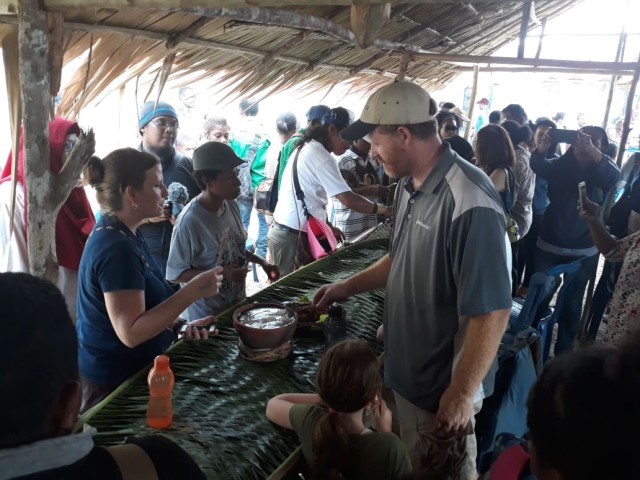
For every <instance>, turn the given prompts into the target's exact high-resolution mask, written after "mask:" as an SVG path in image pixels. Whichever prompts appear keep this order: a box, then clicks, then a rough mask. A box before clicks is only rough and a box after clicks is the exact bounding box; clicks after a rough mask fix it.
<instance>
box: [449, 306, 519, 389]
mask: <svg viewBox="0 0 640 480" xmlns="http://www.w3.org/2000/svg"><path fill="white" fill-rule="evenodd" d="M510 313H511V309H510V308H507V309H504V310H496V311H493V312H489V313H486V314H484V315H478V316H473V317H469V323H468V326H467V333H466V335H465V338H464V347H463V350H462V356H461V358H460V361H459V362H458V364H457V365H456V368H455V370H454V371H453V378H452V379H451V386H450V387H449V388H452V389H453V390H455V391H457V392H459V393H460V394H461V395H463V396H466V397H473V395H474V394H475V392H476V391H477V390H478V387H479V385H480V383H481V382H482V380H483V379H484V377H485V376H486V375H487V372H488V371H489V368H490V367H491V363H492V362H493V359H494V358H495V356H496V353H497V351H498V346H499V345H500V340H501V339H502V336H503V334H504V332H505V329H506V327H507V323H508V321H509V314H510Z"/></svg>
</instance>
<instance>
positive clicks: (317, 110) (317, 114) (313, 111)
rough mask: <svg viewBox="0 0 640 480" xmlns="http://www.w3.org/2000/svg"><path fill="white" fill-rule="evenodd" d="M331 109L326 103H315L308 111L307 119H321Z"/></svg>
mask: <svg viewBox="0 0 640 480" xmlns="http://www.w3.org/2000/svg"><path fill="white" fill-rule="evenodd" d="M329 110H331V109H330V108H329V107H327V106H326V105H314V106H313V107H311V108H310V109H309V111H308V112H307V121H308V122H310V121H311V120H320V119H322V117H324V116H325V115H326V114H327V112H329Z"/></svg>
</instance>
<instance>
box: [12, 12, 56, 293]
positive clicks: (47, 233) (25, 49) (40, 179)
mask: <svg viewBox="0 0 640 480" xmlns="http://www.w3.org/2000/svg"><path fill="white" fill-rule="evenodd" d="M18 37H19V52H20V86H21V91H22V92H21V96H22V118H23V125H24V147H23V148H24V162H25V176H26V183H27V192H26V195H27V205H28V208H27V224H28V227H27V238H28V242H27V243H28V245H27V247H28V255H29V269H30V270H31V273H32V274H33V275H37V276H39V277H43V278H46V279H47V280H50V281H52V282H54V283H56V282H57V280H58V263H57V261H56V255H55V219H56V217H55V216H53V215H51V210H50V208H49V206H50V205H51V203H52V202H51V197H50V193H51V177H52V173H51V170H50V168H49V123H48V121H49V101H50V100H49V99H50V92H51V90H50V81H49V26H48V24H47V14H46V13H45V12H43V11H42V10H41V9H40V7H39V5H38V1H37V0H19V1H18Z"/></svg>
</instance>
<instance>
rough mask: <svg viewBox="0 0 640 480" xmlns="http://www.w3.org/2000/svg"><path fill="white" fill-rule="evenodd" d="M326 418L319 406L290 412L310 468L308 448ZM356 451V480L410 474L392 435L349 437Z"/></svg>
mask: <svg viewBox="0 0 640 480" xmlns="http://www.w3.org/2000/svg"><path fill="white" fill-rule="evenodd" d="M324 415H328V414H327V413H326V412H325V411H324V410H323V409H322V408H321V407H320V406H318V405H315V404H313V405H305V404H299V405H294V406H292V407H291V409H290V410H289V421H290V422H291V426H292V427H293V429H294V430H295V432H296V433H297V434H298V438H299V439H300V443H301V444H302V452H303V453H304V458H305V460H306V461H307V464H308V465H311V459H312V458H313V448H312V445H311V442H312V440H311V439H312V437H313V429H314V427H315V425H316V423H317V422H318V421H319V420H320V419H321V418H322V417H323V416H324ZM351 440H352V441H353V445H354V447H355V448H356V451H357V458H354V462H356V463H357V465H358V473H359V475H358V478H366V479H367V480H396V479H398V480H400V479H405V478H408V477H409V476H410V475H411V463H410V462H409V457H408V456H407V452H406V450H405V449H404V446H403V445H402V442H401V441H400V439H399V438H398V437H396V436H395V435H394V434H393V433H386V432H372V433H365V434H361V435H353V436H352V437H351Z"/></svg>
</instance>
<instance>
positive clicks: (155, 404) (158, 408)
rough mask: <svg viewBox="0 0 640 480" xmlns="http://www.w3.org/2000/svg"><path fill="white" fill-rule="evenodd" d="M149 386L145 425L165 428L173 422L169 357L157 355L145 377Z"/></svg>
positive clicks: (171, 379) (171, 375) (171, 373)
mask: <svg viewBox="0 0 640 480" xmlns="http://www.w3.org/2000/svg"><path fill="white" fill-rule="evenodd" d="M147 383H148V384H149V405H148V406H147V425H149V426H150V427H151V428H167V427H169V426H170V425H171V422H173V407H172V405H171V393H172V392H173V383H174V378H173V372H172V371H171V368H169V357H167V356H166V355H158V356H157V357H156V359H155V361H154V362H153V368H152V369H151V371H150V372H149V376H148V377H147Z"/></svg>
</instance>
